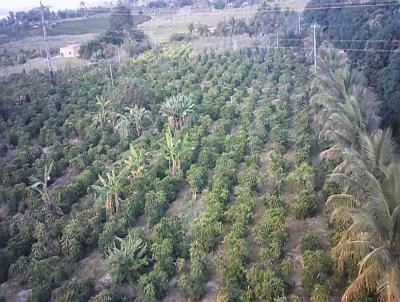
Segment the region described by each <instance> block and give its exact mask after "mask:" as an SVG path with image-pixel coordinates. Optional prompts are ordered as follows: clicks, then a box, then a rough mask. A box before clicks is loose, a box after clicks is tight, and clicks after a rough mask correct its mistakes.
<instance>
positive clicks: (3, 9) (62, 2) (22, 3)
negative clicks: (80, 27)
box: [0, 0, 104, 18]
mask: <svg viewBox="0 0 400 302" xmlns="http://www.w3.org/2000/svg"><path fill="white" fill-rule="evenodd" d="M39 1H40V0H0V18H2V17H5V16H7V15H8V12H9V11H21V10H29V9H31V8H34V7H38V6H39V5H40V4H39V3H40V2H39ZM81 1H82V0H42V2H43V5H49V6H51V8H50V9H51V10H55V11H57V10H58V9H65V8H77V7H79V3H80V2H81ZM84 2H85V4H86V6H93V5H98V4H100V3H102V2H104V1H100V0H84Z"/></svg>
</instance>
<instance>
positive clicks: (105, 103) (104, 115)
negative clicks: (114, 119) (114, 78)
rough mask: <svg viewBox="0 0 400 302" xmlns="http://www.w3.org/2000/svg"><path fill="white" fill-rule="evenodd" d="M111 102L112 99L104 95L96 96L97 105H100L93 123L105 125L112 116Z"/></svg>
mask: <svg viewBox="0 0 400 302" xmlns="http://www.w3.org/2000/svg"><path fill="white" fill-rule="evenodd" d="M110 104H111V101H109V100H107V99H105V98H104V97H99V96H97V97H96V106H97V107H98V109H97V111H96V113H95V114H94V116H93V123H94V124H95V125H100V127H104V126H105V124H107V122H108V118H109V117H110Z"/></svg>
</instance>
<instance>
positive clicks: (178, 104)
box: [160, 94, 194, 130]
mask: <svg viewBox="0 0 400 302" xmlns="http://www.w3.org/2000/svg"><path fill="white" fill-rule="evenodd" d="M193 108H194V104H193V101H192V99H191V98H189V97H187V96H186V95H183V94H178V95H176V96H172V97H170V98H168V99H167V100H166V101H165V102H164V103H163V104H162V105H161V109H160V112H161V114H162V115H163V116H165V117H167V120H168V124H169V125H170V126H171V127H173V128H174V129H178V130H179V129H181V128H182V126H183V124H184V123H185V121H186V119H187V117H188V116H189V114H190V113H192V112H193Z"/></svg>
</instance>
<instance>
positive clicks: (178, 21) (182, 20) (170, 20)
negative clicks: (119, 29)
mask: <svg viewBox="0 0 400 302" xmlns="http://www.w3.org/2000/svg"><path fill="white" fill-rule="evenodd" d="M273 3H274V2H271V4H273ZM278 3H279V4H280V5H281V6H282V7H289V8H292V9H294V10H300V9H303V8H304V7H305V6H306V4H307V3H308V0H283V1H278ZM258 8H259V6H257V5H253V6H248V7H244V8H230V9H224V10H207V9H202V10H195V9H190V8H186V7H185V8H181V9H179V10H177V11H166V12H164V13H161V14H155V15H152V16H151V17H152V18H151V20H149V21H147V22H145V23H143V24H141V25H139V27H140V28H141V29H142V30H144V31H145V32H146V33H147V34H148V35H149V36H150V37H151V38H152V39H153V40H154V41H158V42H165V41H167V40H168V39H169V38H170V36H171V34H173V33H182V32H187V28H188V25H189V24H190V23H195V24H196V23H201V24H207V25H208V26H216V25H217V24H218V22H220V21H223V20H229V19H230V18H232V17H235V18H247V19H249V18H251V17H252V16H253V15H254V14H255V13H256V12H257V10H258Z"/></svg>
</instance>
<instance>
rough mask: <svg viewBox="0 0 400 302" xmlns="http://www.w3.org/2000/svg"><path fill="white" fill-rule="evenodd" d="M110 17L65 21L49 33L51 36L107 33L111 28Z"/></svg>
mask: <svg viewBox="0 0 400 302" xmlns="http://www.w3.org/2000/svg"><path fill="white" fill-rule="evenodd" d="M109 20H110V17H109V15H108V14H107V15H100V16H94V17H91V18H79V19H74V20H65V21H63V22H61V23H60V24H57V26H55V27H54V28H53V29H50V30H49V31H48V33H49V35H50V36H59V35H83V34H89V33H101V32H105V31H106V30H107V29H108V28H109V26H110V21H109Z"/></svg>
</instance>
